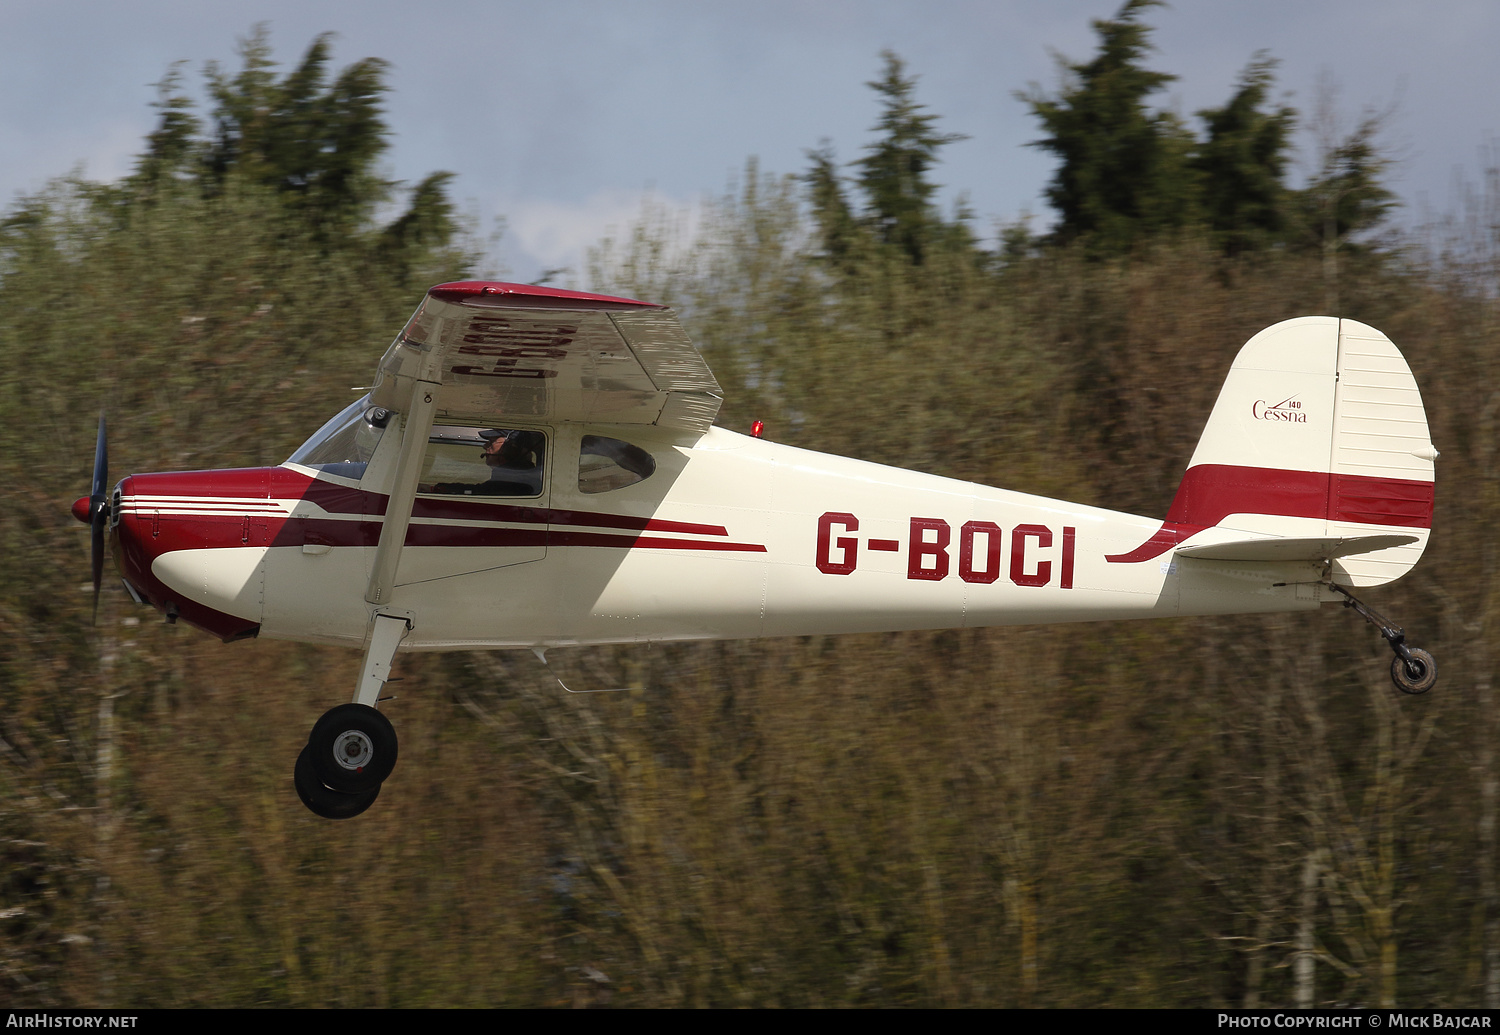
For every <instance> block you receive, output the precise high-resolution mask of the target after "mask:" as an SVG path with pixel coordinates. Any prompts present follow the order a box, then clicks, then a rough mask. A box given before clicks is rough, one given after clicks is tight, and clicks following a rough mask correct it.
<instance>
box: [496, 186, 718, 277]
mask: <svg viewBox="0 0 1500 1035" xmlns="http://www.w3.org/2000/svg"><path fill="white" fill-rule="evenodd" d="M497 208H498V211H499V214H500V215H501V216H502V217H503V218H504V219H505V224H506V229H505V234H504V236H503V237H502V238H501V241H500V258H501V260H502V262H504V264H505V265H506V266H507V267H508V268H509V269H510V271H511V274H512V275H514V276H518V277H522V278H527V279H532V278H535V277H537V276H539V275H540V273H541V271H542V270H553V269H564V268H565V269H568V270H570V271H571V272H570V273H569V274H568V275H566V276H565V277H563V278H562V281H563V282H567V283H572V284H575V285H578V286H583V280H584V274H585V272H586V263H587V255H588V250H589V248H591V247H593V246H595V245H597V244H599V243H600V242H601V241H603V240H604V239H605V238H606V237H616V238H618V237H622V236H624V235H626V234H628V233H629V232H630V229H631V227H633V226H635V225H636V224H637V223H639V222H640V221H641V220H642V219H643V218H647V217H650V218H652V219H653V220H657V219H659V218H661V217H663V216H665V217H666V218H667V219H670V220H671V221H672V222H673V223H675V224H676V225H677V226H678V228H679V230H680V235H681V236H680V241H681V243H684V244H685V243H686V242H687V241H689V240H691V238H692V234H693V233H694V232H695V230H696V228H697V224H698V219H699V209H700V206H699V205H697V204H694V203H692V202H689V201H684V200H682V199H680V198H668V197H662V196H661V195H658V194H654V193H652V192H649V191H645V192H642V191H630V190H625V189H623V188H619V187H609V188H606V189H604V190H600V191H595V192H594V193H593V194H590V195H589V196H588V197H586V198H584V199H583V200H582V201H578V202H566V201H551V200H547V201H542V200H533V201H518V202H513V203H509V204H507V203H504V202H501V203H499V204H498V205H497Z"/></svg>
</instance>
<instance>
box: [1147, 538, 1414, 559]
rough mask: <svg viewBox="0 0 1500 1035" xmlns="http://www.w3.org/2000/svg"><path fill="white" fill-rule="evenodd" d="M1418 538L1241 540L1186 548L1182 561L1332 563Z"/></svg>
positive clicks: (1180, 555) (1178, 554)
mask: <svg viewBox="0 0 1500 1035" xmlns="http://www.w3.org/2000/svg"><path fill="white" fill-rule="evenodd" d="M1416 541H1417V537H1416V536H1414V535H1360V536H1353V537H1352V538H1343V539H1341V538H1337V537H1333V538H1323V539H1319V538H1314V539H1291V538H1282V539H1238V540H1235V541H1234V542H1232V543H1214V544H1212V545H1210V546H1184V547H1180V548H1179V549H1178V550H1177V556H1179V557H1197V558H1201V559H1203V560H1209V561H1331V560H1333V559H1335V558H1337V557H1352V556H1354V555H1355V554H1360V553H1374V552H1375V551H1376V550H1389V549H1391V548H1393V547H1397V546H1407V545H1408V544H1411V543H1415V542H1416Z"/></svg>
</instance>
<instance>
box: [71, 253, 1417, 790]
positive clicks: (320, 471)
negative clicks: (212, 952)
mask: <svg viewBox="0 0 1500 1035" xmlns="http://www.w3.org/2000/svg"><path fill="white" fill-rule="evenodd" d="M720 399H721V394H720V389H719V385H718V382H717V381H716V380H715V379H714V376H713V374H712V373H711V372H710V371H709V369H708V366H707V365H706V364H705V363H704V361H703V358H702V357H701V356H700V355H699V353H698V352H697V350H696V349H695V348H694V347H693V345H692V343H691V342H690V341H689V340H688V338H687V336H686V335H685V334H684V333H683V331H682V328H681V327H680V326H679V325H678V322H677V320H676V318H675V317H674V316H673V314H672V312H671V310H669V309H667V308H665V307H663V306H659V305H651V304H647V303H643V302H635V301H630V300H628V299H623V298H611V297H607V296H603V295H594V294H584V293H579V292H572V291H560V290H555V289H551V288H545V287H528V286H523V285H516V284H495V283H478V282H465V283H454V284H443V285H440V286H438V287H435V288H433V289H432V290H430V291H428V292H427V296H426V297H425V298H424V299H423V301H422V304H421V306H420V307H419V308H418V309H417V311H416V313H415V315H413V316H412V317H411V319H410V321H408V323H407V324H406V326H405V328H404V329H403V330H402V331H401V333H400V334H399V335H398V336H397V338H396V340H395V342H394V343H393V344H392V345H391V346H390V348H389V349H388V350H387V351H386V353H385V356H384V358H383V359H382V360H381V362H380V366H379V370H378V371H377V373H376V377H375V384H374V387H373V388H372V389H371V390H370V392H369V394H368V395H366V396H364V397H363V398H361V399H360V400H359V401H358V402H355V403H353V404H352V405H350V406H349V407H348V408H346V409H345V410H344V411H343V412H342V413H340V414H338V415H337V416H335V417H334V418H333V419H332V420H330V421H329V422H328V423H327V424H325V425H324V426H323V427H322V428H321V429H319V430H318V432H317V433H316V434H314V435H313V436H312V438H310V439H308V440H307V442H306V443H305V444H304V445H303V446H302V447H301V448H300V449H298V450H297V451H296V452H295V453H293V454H292V456H291V458H290V459H288V460H287V461H286V462H285V463H284V464H282V465H281V466H279V467H263V468H251V469H248V470H222V471H195V472H188V473H180V474H136V475H131V476H130V477H127V478H125V479H124V480H123V481H121V482H120V483H119V484H118V485H117V486H115V488H114V491H113V493H110V494H107V493H106V481H107V478H108V475H107V461H106V458H105V457H106V453H105V445H104V426H103V420H102V418H101V421H100V437H99V446H98V452H97V453H96V457H95V470H94V484H93V493H92V495H91V496H89V497H86V498H84V499H81V500H79V501H78V502H77V503H75V504H74V507H73V509H74V513H75V515H77V516H78V517H79V519H80V520H83V521H87V522H89V523H90V524H91V526H92V533H93V554H94V557H93V574H94V587H95V601H96V606H97V599H98V596H97V594H98V589H99V579H100V572H101V569H102V564H103V552H104V549H105V540H106V537H107V536H108V537H110V538H112V541H113V545H112V550H113V554H114V558H115V563H116V565H117V566H118V568H119V571H120V573H121V575H123V576H124V581H125V584H126V588H127V589H128V590H129V592H130V594H131V596H132V597H134V598H135V599H136V600H137V601H144V602H146V603H149V604H151V605H152V606H154V607H156V608H157V609H159V610H161V611H163V612H164V613H165V614H166V616H167V620H168V621H175V620H177V619H179V618H180V619H181V620H182V621H185V622H188V623H189V624H191V625H194V626H197V627H198V628H200V629H203V630H206V631H208V632H210V633H213V634H215V635H217V636H220V637H222V638H223V639H224V640H226V641H229V640H238V639H243V638H246V637H253V636H270V637H277V638H282V639H290V640H304V641H310V642H315V643H330V644H342V645H345V646H350V647H360V648H363V650H364V665H363V669H362V672H361V674H360V677H359V682H358V685H357V687H356V689H355V692H354V698H353V701H352V702H351V703H348V704H343V705H339V706H338V707H335V708H333V709H332V710H331V711H329V712H327V713H326V714H325V715H324V716H323V717H322V718H321V719H319V720H318V722H317V724H316V725H315V726H314V727H313V730H312V733H311V735H310V737H309V740H308V744H307V747H306V748H304V749H303V751H302V753H301V756H300V757H299V758H298V760H297V765H296V770H295V784H296V788H297V791H298V793H299V795H300V797H301V798H302V801H303V802H304V803H305V804H306V805H307V806H308V807H309V808H310V809H312V811H314V812H315V813H317V814H318V815H321V816H326V817H329V818H346V817H349V816H353V815H356V814H358V813H360V812H362V811H363V810H364V809H366V808H367V807H368V806H369V805H370V803H371V802H372V801H374V799H375V796H376V795H377V794H378V793H379V792H380V786H381V783H382V781H384V780H385V778H386V777H387V776H389V775H390V773H391V770H392V767H393V766H394V765H395V762H396V754H397V744H396V735H395V732H394V731H393V729H392V727H391V724H390V722H389V721H388V720H387V719H386V718H385V717H384V716H383V715H382V714H381V713H380V712H379V711H378V710H377V705H378V703H379V701H380V695H381V690H382V687H383V685H384V683H385V680H386V679H387V677H388V675H389V672H390V668H391V663H392V659H393V657H394V656H395V654H396V652H397V651H398V650H473V649H479V648H530V649H532V650H534V651H537V652H538V654H539V656H542V657H543V660H544V661H545V656H544V655H543V654H542V652H544V651H545V650H546V649H548V648H551V647H556V646H561V645H578V644H606V643H626V642H634V641H642V640H644V641H652V640H688V639H708V638H740V637H757V636H788V635H804V634H814V633H846V632H878V631H891V630H904V629H941V628H953V627H958V626H989V625H1020V624H1033V623H1043V622H1073V621H1088V620H1094V619H1118V618H1146V617H1154V616H1162V615H1210V614H1233V613H1248V612H1267V611H1298V610H1312V609H1315V608H1317V607H1318V606H1319V605H1320V604H1322V603H1324V602H1327V601H1334V600H1340V599H1344V600H1347V601H1348V602H1349V603H1350V604H1351V605H1353V606H1355V607H1357V608H1358V609H1359V610H1360V613H1361V614H1363V615H1364V616H1365V617H1366V618H1367V619H1369V620H1370V621H1371V622H1372V623H1374V624H1376V625H1377V626H1378V627H1379V628H1380V630H1381V632H1382V634H1383V635H1384V636H1385V637H1386V639H1387V640H1388V641H1390V643H1391V645H1392V648H1393V649H1394V650H1395V652H1396V655H1397V656H1396V657H1395V659H1394V660H1393V662H1392V675H1393V677H1394V679H1395V681H1396V684H1397V685H1398V686H1399V687H1400V688H1401V689H1403V690H1405V691H1407V692H1409V693H1421V692H1423V691H1425V690H1427V689H1428V688H1429V687H1430V686H1431V685H1432V683H1433V682H1434V680H1435V678H1436V666H1435V665H1434V663H1433V659H1432V656H1431V655H1430V654H1428V653H1427V652H1425V651H1421V650H1417V649H1414V648H1411V647H1408V646H1407V645H1406V644H1405V643H1404V639H1403V636H1402V633H1401V630H1399V629H1396V628H1394V627H1391V626H1390V625H1389V624H1387V623H1385V622H1384V621H1383V620H1381V619H1379V617H1378V616H1377V615H1375V614H1374V613H1373V612H1370V611H1369V609H1367V608H1365V607H1364V606H1363V605H1362V604H1359V602H1358V601H1355V600H1354V599H1353V597H1351V596H1349V589H1350V588H1358V587H1369V586H1379V585H1383V584H1384V583H1387V582H1390V581H1392V580H1394V579H1397V578H1399V577H1400V576H1401V575H1403V574H1405V573H1406V572H1407V571H1409V570H1410V569H1411V568H1412V566H1413V565H1414V564H1415V563H1416V562H1417V560H1418V558H1420V557H1421V555H1422V550H1423V548H1424V547H1425V546H1426V543H1427V537H1428V533H1429V530H1430V528H1431V524H1432V505H1433V461H1434V459H1435V458H1436V456H1437V451H1436V450H1435V449H1433V447H1432V444H1431V443H1430V441H1429V437H1428V430H1427V419H1426V415H1425V413H1424V411H1423V408H1422V400H1421V396H1420V395H1419V394H1418V391H1417V386H1416V382H1415V381H1414V380H1413V378H1412V375H1411V372H1410V370H1409V369H1408V367H1407V365H1406V362H1405V360H1404V359H1403V358H1402V357H1401V354H1400V353H1399V352H1398V351H1397V350H1396V348H1395V346H1394V345H1392V344H1391V342H1390V341H1389V340H1388V339H1387V338H1386V337H1385V336H1384V335H1382V334H1381V333H1380V332H1379V331H1376V330H1374V329H1373V328H1370V327H1367V326H1365V325H1363V324H1359V323H1355V322H1354V321H1352V320H1338V319H1332V318H1327V317H1309V318H1304V319H1298V320H1289V321H1287V322H1285V323H1280V324H1277V325H1275V326H1274V327H1271V328H1269V329H1267V330H1265V331H1262V332H1261V333H1260V334H1257V335H1256V336H1255V337H1253V338H1252V339H1250V341H1249V343H1248V344H1246V345H1245V346H1244V348H1243V349H1242V350H1241V351H1240V353H1239V356H1238V358H1237V359H1236V360H1235V362H1234V365H1233V367H1232V368H1231V370H1230V372H1229V377H1228V380H1227V381H1226V382H1225V384H1224V387H1223V389H1222V391H1221V394H1220V395H1219V398H1218V402H1217V404H1216V405H1215V407H1214V410H1213V414H1212V416H1211V417H1210V418H1209V421H1208V426H1207V428H1206V429H1205V431H1204V433H1203V437H1202V439H1201V440H1200V442H1199V444H1198V447H1197V451H1196V452H1195V453H1194V454H1193V458H1192V462H1191V463H1190V465H1189V466H1188V469H1187V473H1186V475H1185V476H1184V478H1183V480H1182V483H1181V486H1180V487H1179V489H1178V490H1177V494H1176V497H1175V499H1174V500H1173V501H1172V505H1171V509H1170V510H1169V511H1168V513H1167V516H1166V518H1165V519H1164V520H1154V519H1150V518H1145V517H1136V516H1133V515H1130V514H1123V513H1116V512H1113V511H1108V510H1101V509H1097V508H1094V507H1085V506H1079V505H1076V504H1071V503H1064V502H1060V501H1057V500H1050V499H1043V498H1041V497H1037V496H1029V495H1025V494H1023V493H1019V492H1009V491H1006V490H1004V489H993V488H987V487H985V486H981V485H975V484H971V483H967V482H960V481H953V480H950V479H947V478H939V477H935V476H933V475H927V474H916V473H913V472H909V471H901V470H895V469H892V468H888V467H881V466H878V465H876V464H872V463H865V462H862V461H859V460H849V459H844V458H842V457H836V456H827V455H823V454H820V453H814V452H809V451H807V450H803V449H796V448H793V447H790V446H785V445H777V444H773V443H771V442H767V441H764V440H762V439H760V438H758V437H750V436H745V435H739V434H735V433H734V432H732V431H727V430H725V429H723V428H719V427H715V426H714V423H713V422H714V418H715V416H716V415H717V413H718V410H719V404H720Z"/></svg>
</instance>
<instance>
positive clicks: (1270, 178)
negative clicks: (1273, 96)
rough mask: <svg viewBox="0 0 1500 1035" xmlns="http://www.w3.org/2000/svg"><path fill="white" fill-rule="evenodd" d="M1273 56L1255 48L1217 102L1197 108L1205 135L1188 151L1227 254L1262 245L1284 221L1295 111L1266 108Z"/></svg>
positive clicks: (1206, 211)
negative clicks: (1252, 56) (1227, 92)
mask: <svg viewBox="0 0 1500 1035" xmlns="http://www.w3.org/2000/svg"><path fill="white" fill-rule="evenodd" d="M1275 67H1276V62H1275V61H1274V60H1272V59H1271V58H1269V57H1267V56H1266V55H1265V54H1264V53H1260V54H1257V55H1256V56H1255V59H1254V60H1252V61H1251V62H1250V64H1249V66H1248V67H1246V69H1245V71H1244V72H1242V73H1241V74H1240V80H1239V84H1238V87H1237V89H1236V90H1235V93H1234V96H1233V97H1231V98H1230V99H1229V103H1227V104H1225V105H1224V106H1223V107H1222V108H1212V109H1208V110H1205V111H1200V112H1199V113H1198V117H1199V118H1201V119H1202V120H1203V122H1204V124H1205V127H1206V128H1207V130H1208V139H1207V140H1205V141H1204V142H1203V143H1202V144H1201V145H1200V146H1199V148H1198V150H1197V153H1196V154H1195V155H1194V156H1193V162H1192V164H1193V168H1194V169H1195V170H1196V171H1197V172H1198V187H1199V199H1200V201H1199V204H1200V206H1201V209H1202V212H1203V219H1204V221H1205V222H1206V223H1207V225H1208V227H1209V229H1210V230H1211V231H1212V232H1213V234H1214V235H1215V237H1216V238H1217V239H1218V241H1219V242H1220V245H1221V246H1222V247H1223V248H1224V250H1225V251H1226V252H1228V253H1230V254H1234V253H1237V252H1241V251H1245V250H1246V249H1249V248H1253V247H1257V246H1263V245H1265V244H1267V243H1269V242H1270V241H1271V240H1273V239H1275V238H1277V237H1278V236H1280V235H1281V234H1282V232H1283V231H1284V230H1285V228H1286V224H1287V211H1286V209H1287V204H1288V191H1287V189H1286V186H1285V183H1284V182H1283V179H1282V178H1283V176H1284V174H1285V172H1286V165H1287V151H1288V148H1289V146H1290V137H1291V132H1292V129H1293V128H1294V127H1295V125H1296V120H1297V113H1296V112H1295V111H1294V110H1293V109H1291V108H1287V107H1283V108H1279V109H1276V110H1275V111H1266V110H1264V109H1263V105H1264V104H1265V102H1266V95H1267V93H1268V92H1269V91H1270V88H1271V84H1272V82H1273V75H1272V72H1273V70H1274V69H1275Z"/></svg>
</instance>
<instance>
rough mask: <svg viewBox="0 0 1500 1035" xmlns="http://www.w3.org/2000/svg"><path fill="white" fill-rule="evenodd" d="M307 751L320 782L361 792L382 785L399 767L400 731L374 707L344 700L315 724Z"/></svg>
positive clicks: (308, 740)
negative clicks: (398, 738) (397, 741)
mask: <svg viewBox="0 0 1500 1035" xmlns="http://www.w3.org/2000/svg"><path fill="white" fill-rule="evenodd" d="M307 754H308V757H309V760H310V761H311V763H312V770H313V772H314V773H315V774H316V775H317V778H318V781H319V782H320V783H322V784H324V785H325V786H327V787H331V788H333V789H334V790H335V791H343V792H344V793H345V794H360V793H363V792H365V791H370V790H375V789H379V787H380V785H381V784H382V783H383V782H384V781H385V778H386V777H387V776H390V775H391V770H392V769H394V768H396V731H395V729H393V728H392V727H391V721H390V720H389V719H387V718H386V717H385V716H384V715H381V714H380V713H379V712H378V711H376V710H375V709H374V708H370V707H368V706H366V705H363V704H341V705H339V706H338V707H337V708H330V709H329V710H328V711H326V712H324V713H323V717H322V718H321V719H319V720H318V721H317V724H316V725H314V726H313V728H312V734H311V736H309V737H308V738H307ZM371 800H372V801H373V800H374V799H373V798H372V799H371ZM315 811H316V810H315Z"/></svg>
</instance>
